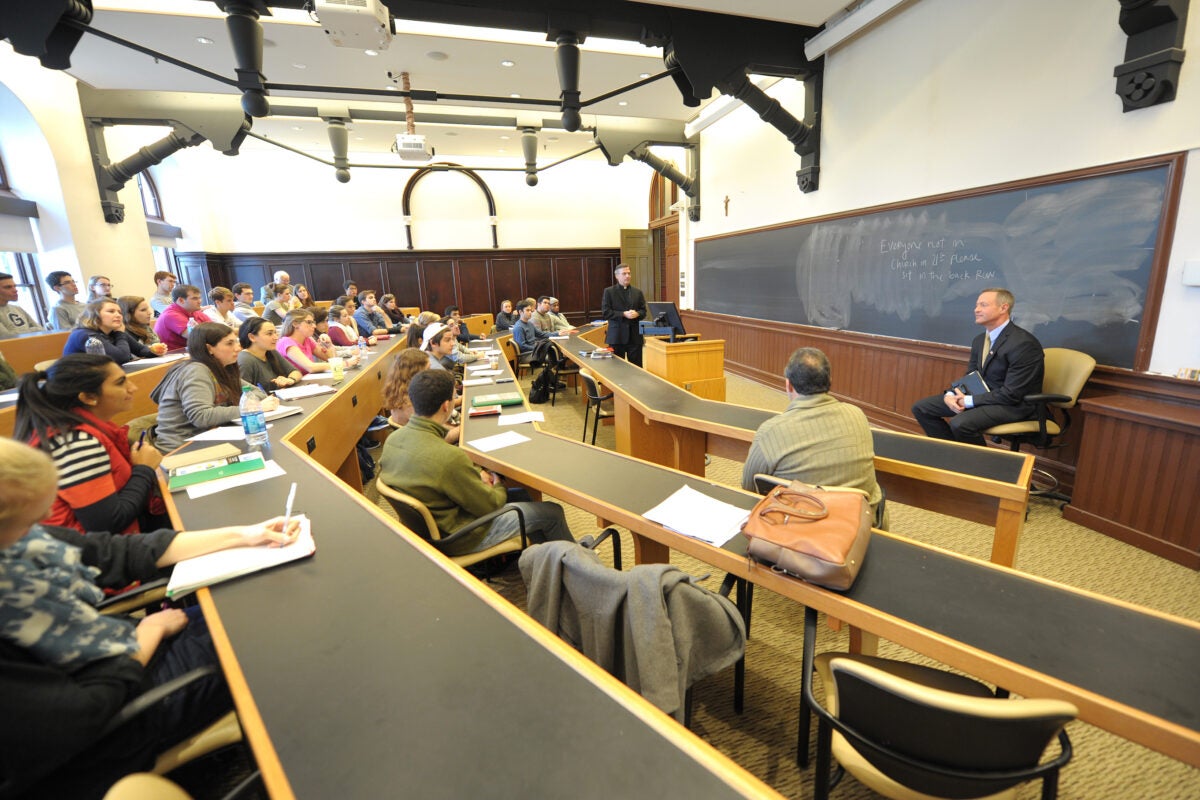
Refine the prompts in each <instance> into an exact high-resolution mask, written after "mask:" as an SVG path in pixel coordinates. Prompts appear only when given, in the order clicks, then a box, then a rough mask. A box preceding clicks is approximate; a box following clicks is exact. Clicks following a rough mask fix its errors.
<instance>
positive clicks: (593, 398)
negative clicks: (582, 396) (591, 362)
mask: <svg viewBox="0 0 1200 800" xmlns="http://www.w3.org/2000/svg"><path fill="white" fill-rule="evenodd" d="M579 377H580V379H581V380H582V381H583V387H584V389H585V390H586V391H587V407H586V408H585V409H584V412H583V438H582V439H580V441H581V442H586V441H587V424H588V417H589V416H591V413H592V409H593V408H594V409H596V418H595V421H593V422H592V444H595V443H596V429H597V428H598V427H599V426H600V419H601V418H604V419H608V418H609V417H611V416H613V413H614V412H612V411H605V410H604V408H603V403H604V402H605V401H606V400H612V399H613V393H612V392H609V393H608V394H600V389H599V387H598V386H597V385H596V376H595V375H593V374H592V371H591V370H589V369H584V368H582V367H580V369H579Z"/></svg>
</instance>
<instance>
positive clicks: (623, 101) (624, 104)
mask: <svg viewBox="0 0 1200 800" xmlns="http://www.w3.org/2000/svg"><path fill="white" fill-rule="evenodd" d="M617 105H619V106H627V105H629V101H628V100H618V101H617Z"/></svg>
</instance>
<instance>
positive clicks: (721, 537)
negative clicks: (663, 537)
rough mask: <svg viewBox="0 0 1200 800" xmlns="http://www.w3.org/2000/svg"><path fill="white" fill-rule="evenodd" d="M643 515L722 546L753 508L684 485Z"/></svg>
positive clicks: (738, 528)
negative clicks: (732, 503) (740, 505)
mask: <svg viewBox="0 0 1200 800" xmlns="http://www.w3.org/2000/svg"><path fill="white" fill-rule="evenodd" d="M642 516H643V517H645V518H646V519H648V520H650V521H651V522H657V523H658V524H659V525H662V526H663V527H665V528H670V529H671V530H673V531H676V532H677V533H682V534H683V535H684V536H690V537H692V538H693V539H699V540H701V541H703V542H708V543H709V544H715V545H716V546H718V547H720V546H721V545H723V544H725V543H726V542H728V541H729V540H730V539H732V538H733V537H734V536H735V535H736V534H737V533H738V532H739V531H740V530H741V528H742V523H743V522H745V521H746V519H747V518H749V516H750V512H749V511H747V510H746V509H744V508H738V507H737V506H734V505H730V504H729V503H726V502H723V501H721V500H717V499H715V498H712V497H709V496H708V495H706V494H704V492H701V491H697V490H696V489H693V488H692V487H691V486H684V487H683V488H681V489H679V490H678V491H676V492H675V493H674V494H672V495H671V496H670V497H668V498H667V499H666V500H663V501H662V502H661V503H659V504H658V505H656V506H655V507H654V508H652V509H650V510H649V511H647V512H646V513H645V514H643V515H642Z"/></svg>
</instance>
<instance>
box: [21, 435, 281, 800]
mask: <svg viewBox="0 0 1200 800" xmlns="http://www.w3.org/2000/svg"><path fill="white" fill-rule="evenodd" d="M54 485H55V467H54V464H53V462H51V460H50V458H49V457H48V456H46V455H45V454H44V453H42V452H40V451H39V450H36V449H34V448H31V447H29V446H28V445H25V444H21V443H19V442H16V441H14V440H12V439H7V438H0V719H3V720H4V724H3V725H0V789H2V790H3V793H4V796H6V797H9V796H11V797H70V798H76V799H77V800H78V799H82V800H89V799H90V798H100V797H101V796H103V794H104V793H105V792H106V791H107V790H108V788H109V787H110V786H111V785H112V784H113V783H115V782H116V781H117V780H119V779H120V778H121V777H123V776H125V775H127V774H129V773H131V772H138V771H144V770H148V769H150V768H151V767H152V766H153V765H154V760H155V757H156V756H157V754H158V753H160V752H162V751H163V750H165V749H167V748H168V747H171V746H173V745H175V744H177V743H178V742H179V741H181V740H182V739H184V738H186V737H187V736H190V735H192V734H194V733H196V732H197V731H199V730H201V729H203V728H204V727H205V726H207V725H209V724H210V723H212V722H213V721H214V720H216V719H218V718H220V717H221V716H223V715H224V714H225V713H227V712H228V711H229V710H230V709H231V708H232V702H231V699H230V696H229V691H228V689H227V688H226V686H225V682H224V679H223V677H222V674H221V671H220V669H219V668H218V669H217V670H216V671H215V672H214V673H213V674H211V675H208V676H206V677H204V678H201V679H200V680H198V681H194V682H192V683H190V684H188V685H187V686H185V687H184V688H183V689H180V690H179V692H178V693H177V694H176V695H174V696H173V699H172V701H171V702H168V703H157V704H155V705H153V706H152V707H151V708H150V709H149V710H147V711H145V712H144V713H142V714H140V715H138V716H137V717H136V718H135V719H133V720H131V721H130V722H128V723H126V724H125V725H122V726H121V727H120V728H118V729H117V730H116V731H114V732H112V733H109V734H107V735H105V736H101V735H100V731H101V730H103V728H104V726H105V724H106V723H107V722H108V721H109V720H110V719H112V718H113V717H114V716H115V715H116V714H117V712H119V711H120V710H121V708H122V707H124V706H125V705H126V704H127V703H129V702H130V701H132V700H134V699H135V698H137V697H138V696H139V695H141V694H142V693H144V692H145V691H147V690H148V689H150V688H152V687H154V686H157V685H158V684H161V683H164V682H166V681H168V680H171V679H173V678H176V677H178V676H180V675H183V674H184V673H186V672H189V671H191V670H193V669H195V668H197V667H203V666H210V665H211V666H218V664H217V656H216V653H215V651H214V650H213V644H212V637H211V636H210V635H209V632H208V628H207V626H206V625H205V622H204V617H203V615H202V614H200V613H199V607H198V606H195V607H193V608H194V610H191V609H189V610H188V611H187V612H185V611H182V610H179V609H167V610H164V611H158V612H154V613H149V614H147V615H146V616H145V617H144V618H142V619H141V620H139V621H136V622H135V621H132V620H129V619H126V618H124V617H120V616H101V615H99V614H98V613H97V612H96V609H95V605H96V604H97V603H98V602H99V601H100V600H101V599H103V597H104V593H103V587H120V586H125V585H128V584H129V583H130V582H132V581H135V580H151V579H154V578H157V577H159V576H160V575H161V574H162V571H163V570H165V569H167V568H169V567H170V566H172V565H173V564H176V563H178V562H179V561H182V560H184V559H187V558H192V557H194V556H198V555H204V554H205V553H211V552H216V551H218V550H227V549H229V548H232V547H243V546H257V545H267V544H275V545H283V544H288V543H290V542H292V541H294V539H295V537H296V534H297V532H298V531H299V527H300V526H299V524H298V523H297V522H295V521H293V522H292V523H290V524H289V525H288V529H287V530H286V531H285V530H284V529H283V518H282V517H279V518H276V519H273V520H269V521H267V522H263V523H259V524H257V525H247V526H239V527H230V528H220V529H216V530H208V531H189V532H186V533H176V532H175V531H172V530H159V531H155V532H153V533H145V534H130V535H128V536H114V535H112V534H109V533H89V534H88V535H86V536H84V535H82V534H80V533H79V532H77V531H74V530H70V529H67V528H58V527H53V526H49V525H43V524H40V523H38V520H41V519H44V518H45V517H46V514H47V513H48V511H49V509H50V508H51V506H52V505H53V503H54V502H55V498H56V495H55V489H54Z"/></svg>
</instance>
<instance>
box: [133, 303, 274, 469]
mask: <svg viewBox="0 0 1200 800" xmlns="http://www.w3.org/2000/svg"><path fill="white" fill-rule="evenodd" d="M241 349H242V346H241V345H240V344H239V343H238V337H237V333H236V332H235V331H234V330H233V329H232V328H230V327H229V326H228V325H224V324H221V323H219V322H205V323H203V324H201V325H197V326H196V327H195V328H193V329H192V332H191V333H190V334H188V344H187V350H188V356H189V359H188V360H187V361H180V362H179V363H178V364H176V365H175V366H174V367H172V368H171V370H170V371H169V372H168V373H167V374H166V375H165V376H163V379H162V382H161V383H159V384H158V387H157V388H155V390H154V391H153V392H151V394H150V398H151V399H152V400H154V402H156V403H158V428H157V432H156V434H155V435H156V439H157V440H156V441H155V446H156V447H157V448H158V449H159V450H161V451H163V452H164V453H167V452H170V451H171V450H174V449H175V448H177V447H179V446H180V445H182V444H183V443H184V442H185V441H187V440H188V439H190V438H191V437H193V436H195V435H196V434H198V433H201V432H203V431H206V430H208V429H210V428H215V427H217V426H218V425H226V424H228V423H230V422H237V421H238V420H239V419H240V418H241V414H240V412H239V410H238V403H239V402H241V399H242V387H243V386H250V384H248V383H246V382H245V381H243V380H242V379H241V374H240V373H239V371H238V365H237V357H238V353H239V352H240V351H241ZM251 388H252V389H253V392H254V395H255V396H256V397H258V398H259V400H261V401H262V407H263V411H274V410H275V409H276V408H278V407H279V400H278V398H276V397H273V396H272V397H267V396H266V395H265V394H264V393H263V392H262V391H261V390H260V389H258V388H257V387H251Z"/></svg>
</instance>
